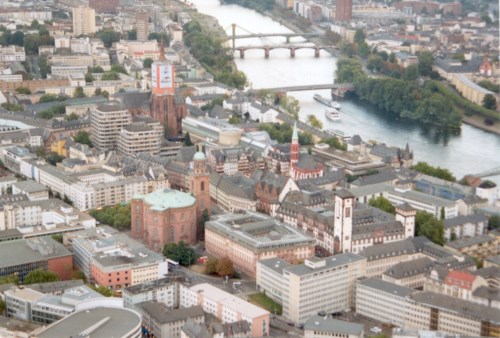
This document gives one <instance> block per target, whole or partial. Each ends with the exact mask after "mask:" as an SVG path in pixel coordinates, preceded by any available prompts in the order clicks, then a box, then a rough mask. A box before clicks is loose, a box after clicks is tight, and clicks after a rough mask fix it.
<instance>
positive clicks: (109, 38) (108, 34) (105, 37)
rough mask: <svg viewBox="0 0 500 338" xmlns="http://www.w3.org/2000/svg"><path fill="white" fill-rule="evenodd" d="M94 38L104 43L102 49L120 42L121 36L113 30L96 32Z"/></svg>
mask: <svg viewBox="0 0 500 338" xmlns="http://www.w3.org/2000/svg"><path fill="white" fill-rule="evenodd" d="M96 36H97V37H98V38H99V39H101V41H102V42H103V43H104V47H106V48H110V47H111V45H112V44H113V42H118V41H120V37H121V34H120V33H119V32H115V31H113V30H102V31H99V32H97V33H96Z"/></svg>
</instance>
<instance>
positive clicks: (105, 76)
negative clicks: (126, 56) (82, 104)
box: [101, 72, 120, 81]
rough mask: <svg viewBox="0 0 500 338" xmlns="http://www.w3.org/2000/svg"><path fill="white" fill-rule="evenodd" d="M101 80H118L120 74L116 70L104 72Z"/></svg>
mask: <svg viewBox="0 0 500 338" xmlns="http://www.w3.org/2000/svg"><path fill="white" fill-rule="evenodd" d="M101 80H102V81H116V80H120V75H119V74H118V73H117V72H105V73H104V74H102V77H101Z"/></svg>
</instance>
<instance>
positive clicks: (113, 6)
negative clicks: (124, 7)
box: [89, 0, 120, 13]
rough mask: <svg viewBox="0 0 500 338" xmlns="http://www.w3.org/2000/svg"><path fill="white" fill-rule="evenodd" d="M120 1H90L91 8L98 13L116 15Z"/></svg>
mask: <svg viewBox="0 0 500 338" xmlns="http://www.w3.org/2000/svg"><path fill="white" fill-rule="evenodd" d="M119 5H120V0H89V6H90V7H91V8H93V9H95V11H96V12H97V13H116V10H117V7H118V6H119Z"/></svg>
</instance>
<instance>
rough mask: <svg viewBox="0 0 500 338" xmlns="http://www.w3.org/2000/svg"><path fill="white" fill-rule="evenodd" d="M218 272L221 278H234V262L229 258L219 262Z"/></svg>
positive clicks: (223, 258)
mask: <svg viewBox="0 0 500 338" xmlns="http://www.w3.org/2000/svg"><path fill="white" fill-rule="evenodd" d="M216 270H217V274H218V275H219V276H221V277H223V276H229V277H231V276H233V275H234V267H233V261H232V260H231V259H230V258H229V257H227V256H224V257H222V258H221V259H219V261H218V262H217V266H216Z"/></svg>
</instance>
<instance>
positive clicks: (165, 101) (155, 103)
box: [150, 42, 187, 138]
mask: <svg viewBox="0 0 500 338" xmlns="http://www.w3.org/2000/svg"><path fill="white" fill-rule="evenodd" d="M174 83H175V70H174V65H173V64H171V63H169V62H167V61H166V59H165V47H164V45H163V42H162V43H161V44H160V58H159V60H158V61H155V62H154V63H153V64H152V65H151V88H152V91H153V95H152V97H151V110H150V116H151V117H152V118H154V119H155V120H156V121H159V122H160V123H161V124H162V125H163V126H164V127H165V136H166V137H170V138H176V137H178V136H180V135H181V134H182V119H183V118H184V117H186V115H187V108H186V104H185V102H184V101H183V99H182V97H180V96H177V95H175V87H174Z"/></svg>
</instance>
